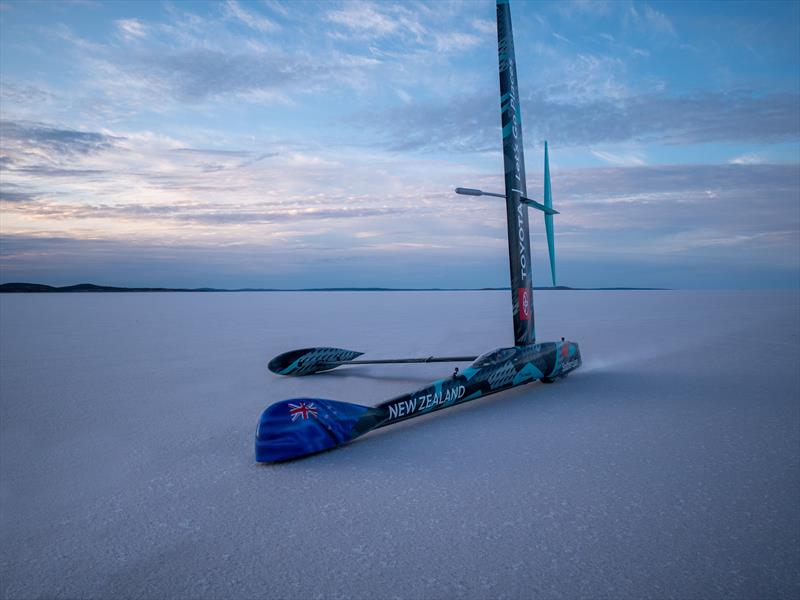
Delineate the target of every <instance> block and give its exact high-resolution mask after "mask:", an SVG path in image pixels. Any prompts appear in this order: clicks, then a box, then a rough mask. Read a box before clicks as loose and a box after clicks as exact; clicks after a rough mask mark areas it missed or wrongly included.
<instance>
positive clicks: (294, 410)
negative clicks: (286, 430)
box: [289, 402, 317, 423]
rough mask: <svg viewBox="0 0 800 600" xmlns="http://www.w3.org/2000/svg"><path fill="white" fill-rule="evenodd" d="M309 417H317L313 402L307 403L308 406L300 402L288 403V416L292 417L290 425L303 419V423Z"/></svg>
mask: <svg viewBox="0 0 800 600" xmlns="http://www.w3.org/2000/svg"><path fill="white" fill-rule="evenodd" d="M309 415H311V416H312V417H316V416H317V407H316V406H314V403H313V402H309V403H308V404H306V403H305V402H301V403H300V404H292V403H291V402H290V403H289V416H290V417H292V423H294V422H295V421H297V419H303V421H305V420H306V419H308V416H309Z"/></svg>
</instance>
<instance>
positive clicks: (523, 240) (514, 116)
mask: <svg viewBox="0 0 800 600" xmlns="http://www.w3.org/2000/svg"><path fill="white" fill-rule="evenodd" d="M497 52H498V59H499V66H500V115H501V119H502V125H503V162H504V172H505V184H506V196H505V197H506V222H507V225H508V259H509V266H510V269H511V305H512V310H513V314H514V344H515V345H517V346H524V345H526V344H533V343H534V342H536V330H535V327H534V319H533V286H532V282H531V280H532V277H531V244H530V235H529V233H528V210H527V207H526V206H525V204H524V203H523V202H522V201H521V200H520V198H524V197H527V195H528V193H527V186H526V183H525V156H524V152H523V149H522V118H521V114H520V106H519V90H518V89H517V62H516V58H515V56H514V35H513V31H512V29H511V9H510V7H509V6H508V0H497Z"/></svg>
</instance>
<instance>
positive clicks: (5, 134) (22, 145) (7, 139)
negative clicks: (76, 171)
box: [0, 120, 122, 156]
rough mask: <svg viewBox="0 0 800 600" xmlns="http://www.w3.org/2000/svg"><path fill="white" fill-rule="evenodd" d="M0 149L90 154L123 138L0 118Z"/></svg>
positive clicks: (102, 149) (24, 151)
mask: <svg viewBox="0 0 800 600" xmlns="http://www.w3.org/2000/svg"><path fill="white" fill-rule="evenodd" d="M0 134H2V135H0V148H1V149H3V150H4V151H8V150H13V151H16V152H21V153H25V154H31V153H34V154H35V153H45V154H47V155H51V156H73V155H76V154H84V155H86V154H93V153H96V152H101V151H104V150H107V149H110V148H113V147H114V146H115V145H116V144H117V143H118V142H119V141H120V140H121V139H122V138H120V137H115V136H111V135H107V134H104V133H99V132H95V131H79V130H76V129H66V128H58V127H52V126H50V125H46V124H44V123H36V122H31V121H8V120H3V121H0Z"/></svg>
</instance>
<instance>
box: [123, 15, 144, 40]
mask: <svg viewBox="0 0 800 600" xmlns="http://www.w3.org/2000/svg"><path fill="white" fill-rule="evenodd" d="M115 24H116V25H117V29H118V30H119V32H120V35H122V37H123V38H124V39H126V40H135V39H141V38H143V37H145V36H146V35H147V32H146V30H145V26H144V24H143V23H142V22H141V21H139V20H138V19H120V20H118V21H115Z"/></svg>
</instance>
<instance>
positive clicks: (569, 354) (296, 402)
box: [255, 341, 581, 462]
mask: <svg viewBox="0 0 800 600" xmlns="http://www.w3.org/2000/svg"><path fill="white" fill-rule="evenodd" d="M580 365H581V353H580V349H579V348H578V345H577V344H576V343H574V342H567V341H564V342H545V343H542V344H531V345H527V346H512V347H510V348H500V349H498V350H493V351H492V352H488V353H486V354H484V355H482V356H480V357H478V359H477V360H476V361H475V362H474V363H472V364H471V365H470V366H469V367H468V368H466V369H464V371H463V372H461V373H456V374H454V375H452V376H451V377H447V378H445V379H438V380H436V381H433V382H431V383H430V384H428V385H426V386H425V387H422V388H420V389H418V390H416V391H413V392H411V393H409V394H403V395H402V396H397V397H396V398H391V399H390V400H387V401H386V402H383V403H381V404H379V405H378V406H375V407H368V406H362V405H359V404H353V403H350V402H339V401H335V400H324V399H318V398H296V399H293V400H284V401H282V402H276V403H275V404H273V405H272V406H270V407H269V408H267V409H266V410H265V411H264V412H263V413H262V414H261V418H260V419H259V423H258V429H257V430H256V448H255V450H256V461H258V462H278V461H285V460H291V459H294V458H300V457H302V456H307V455H309V454H316V453H317V452H322V451H323V450H330V449H331V448H335V447H337V446H342V445H344V444H346V443H348V442H350V441H352V440H354V439H356V438H357V437H359V436H362V435H364V434H365V433H367V432H369V431H372V430H373V429H379V428H381V427H386V426H387V425H392V424H394V423H399V422H400V421H405V420H407V419H413V418H414V417H419V416H421V415H426V414H428V413H431V412H434V411H437V410H441V409H443V408H448V407H450V406H455V405H456V404H462V403H464V402H469V401H470V400H475V399H476V398H482V397H484V396H488V395H490V394H494V393H496V392H502V391H503V390H507V389H509V388H512V387H516V386H518V385H523V384H525V383H530V382H531V381H535V380H537V379H539V380H543V381H547V382H550V381H553V380H555V379H557V378H559V377H564V376H566V375H567V374H569V373H570V372H571V371H574V370H575V369H577V368H578V367H579V366H580Z"/></svg>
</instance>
